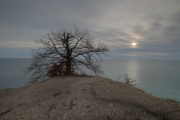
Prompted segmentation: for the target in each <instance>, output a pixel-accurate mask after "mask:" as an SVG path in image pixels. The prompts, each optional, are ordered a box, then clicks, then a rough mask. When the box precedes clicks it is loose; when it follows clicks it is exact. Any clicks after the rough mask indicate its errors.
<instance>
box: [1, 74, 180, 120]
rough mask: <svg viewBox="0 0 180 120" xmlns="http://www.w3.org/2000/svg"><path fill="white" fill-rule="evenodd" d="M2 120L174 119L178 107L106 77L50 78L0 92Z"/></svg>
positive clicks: (178, 109) (173, 103)
mask: <svg viewBox="0 0 180 120" xmlns="http://www.w3.org/2000/svg"><path fill="white" fill-rule="evenodd" d="M0 98H1V99H0V106H1V107H0V118H1V119H8V120H9V119H10V120H11V119H14V118H16V119H22V118H23V119H44V120H50V119H52V120H53V119H68V120H74V119H85V120H86V119H87V120H88V119H104V120H106V119H107V120H108V119H117V118H118V119H125V118H126V119H149V120H151V119H156V118H159V119H163V118H165V119H177V118H179V117H180V105H179V103H178V102H175V101H173V100H167V99H161V98H156V97H154V96H151V95H149V94H147V93H145V92H144V91H142V90H140V89H139V88H136V87H133V86H131V85H128V84H125V83H121V82H116V81H113V80H110V79H107V78H101V77H87V76H64V77H53V78H50V79H47V80H45V81H43V82H40V83H36V84H33V85H28V86H24V87H21V88H13V89H6V90H0Z"/></svg>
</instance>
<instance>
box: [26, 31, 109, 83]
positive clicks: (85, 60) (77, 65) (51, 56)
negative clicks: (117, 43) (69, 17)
mask: <svg viewBox="0 0 180 120" xmlns="http://www.w3.org/2000/svg"><path fill="white" fill-rule="evenodd" d="M35 42H36V43H39V44H40V45H42V47H40V48H39V49H31V53H32V57H33V60H32V64H31V65H30V67H28V70H27V71H28V72H31V73H32V81H31V82H32V83H34V82H37V81H38V80H42V79H44V78H46V77H51V76H57V75H69V74H75V73H76V71H82V66H85V67H86V68H87V69H89V70H91V71H93V72H94V74H95V75H98V74H99V73H102V71H101V69H100V68H101V67H100V65H99V64H98V62H100V61H102V60H103V57H102V56H103V55H107V54H106V53H107V52H108V48H107V46H106V45H104V44H102V43H99V44H97V45H96V44H95V43H94V41H93V39H92V37H91V36H90V34H89V32H88V30H79V29H77V28H74V30H73V31H68V30H65V29H63V30H58V31H52V32H51V33H50V34H47V35H46V36H43V37H42V38H41V39H39V40H36V41H35Z"/></svg>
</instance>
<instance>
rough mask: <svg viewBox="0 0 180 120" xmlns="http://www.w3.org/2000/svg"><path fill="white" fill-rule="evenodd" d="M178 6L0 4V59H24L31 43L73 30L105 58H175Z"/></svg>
mask: <svg viewBox="0 0 180 120" xmlns="http://www.w3.org/2000/svg"><path fill="white" fill-rule="evenodd" d="M179 6H180V0H0V58H30V57H31V55H30V52H29V49H28V48H37V45H36V44H35V43H34V40H35V39H39V38H40V37H41V36H43V35H46V34H47V33H50V32H51V31H52V30H58V29H62V28H67V29H73V26H74V25H75V26H77V27H79V28H82V29H84V28H86V29H88V30H89V31H90V34H91V35H92V36H93V37H95V41H99V42H102V43H104V44H106V45H107V46H108V48H109V49H110V52H109V54H110V58H130V59H131V58H139V59H180V7H179ZM133 42H135V43H137V45H136V46H134V47H133V46H132V45H131V44H132V43H133Z"/></svg>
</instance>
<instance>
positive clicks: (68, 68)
mask: <svg viewBox="0 0 180 120" xmlns="http://www.w3.org/2000/svg"><path fill="white" fill-rule="evenodd" d="M65 74H66V75H69V74H71V60H70V59H67V61H66V73H65Z"/></svg>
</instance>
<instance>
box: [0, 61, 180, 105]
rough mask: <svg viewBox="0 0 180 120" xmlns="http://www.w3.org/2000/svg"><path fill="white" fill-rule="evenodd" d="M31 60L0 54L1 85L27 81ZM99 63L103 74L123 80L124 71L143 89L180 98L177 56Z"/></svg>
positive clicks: (13, 86) (4, 86)
mask: <svg viewBox="0 0 180 120" xmlns="http://www.w3.org/2000/svg"><path fill="white" fill-rule="evenodd" d="M30 64H31V59H30V58H0V89H5V88H18V87H22V86H26V85H28V84H29V81H30V77H31V74H25V71H26V69H27V67H28V66H29V65H30ZM100 64H101V66H102V70H103V71H104V74H102V75H101V76H102V77H105V78H110V79H112V80H114V81H120V82H124V79H123V76H124V75H125V74H127V75H128V77H129V78H131V79H132V80H134V85H135V87H138V88H140V89H142V90H143V91H145V92H146V93H148V94H151V95H153V96H156V97H159V98H165V99H172V100H175V101H177V102H180V60H150V59H105V60H104V61H103V62H102V63H100ZM88 74H91V75H92V73H91V72H89V73H88Z"/></svg>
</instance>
